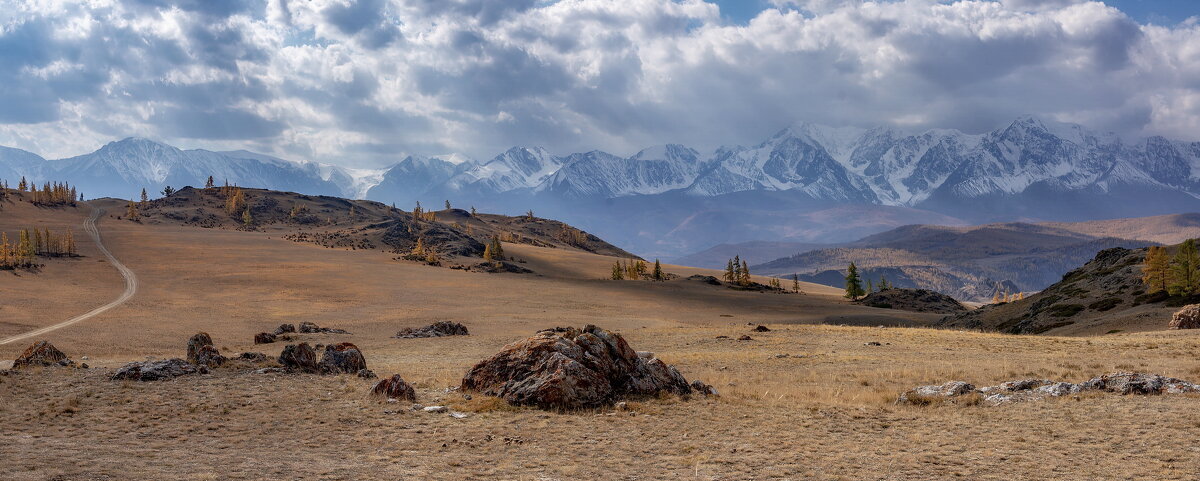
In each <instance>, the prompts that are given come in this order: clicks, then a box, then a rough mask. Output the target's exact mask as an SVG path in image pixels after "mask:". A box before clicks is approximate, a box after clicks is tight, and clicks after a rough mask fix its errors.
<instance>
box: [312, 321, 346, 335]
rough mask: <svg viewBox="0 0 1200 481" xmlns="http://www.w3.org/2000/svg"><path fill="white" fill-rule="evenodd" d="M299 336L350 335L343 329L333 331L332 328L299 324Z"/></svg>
mask: <svg viewBox="0 0 1200 481" xmlns="http://www.w3.org/2000/svg"><path fill="white" fill-rule="evenodd" d="M300 333H301V334H350V333H349V332H347V331H346V330H344V329H334V328H332V327H318V326H317V325H316V324H313V323H311V322H301V323H300Z"/></svg>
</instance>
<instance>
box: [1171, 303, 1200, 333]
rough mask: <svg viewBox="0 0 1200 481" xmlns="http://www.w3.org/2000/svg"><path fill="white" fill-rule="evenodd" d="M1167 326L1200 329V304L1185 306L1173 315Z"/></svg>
mask: <svg viewBox="0 0 1200 481" xmlns="http://www.w3.org/2000/svg"><path fill="white" fill-rule="evenodd" d="M1167 328H1168V329H1200V304H1192V305H1189V306H1183V309H1180V310H1179V311H1177V312H1176V313H1175V315H1173V316H1171V322H1170V324H1167Z"/></svg>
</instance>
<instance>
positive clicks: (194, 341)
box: [187, 332, 213, 364]
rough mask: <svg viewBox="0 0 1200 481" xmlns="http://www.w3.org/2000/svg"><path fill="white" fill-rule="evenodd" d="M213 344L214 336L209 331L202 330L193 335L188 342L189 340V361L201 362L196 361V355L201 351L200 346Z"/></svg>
mask: <svg viewBox="0 0 1200 481" xmlns="http://www.w3.org/2000/svg"><path fill="white" fill-rule="evenodd" d="M212 345H213V341H212V337H210V336H209V335H208V333H207V332H200V333H197V334H196V335H194V336H192V338H191V339H188V342H187V360H188V362H190V363H192V364H199V363H198V362H196V355H197V354H198V353H199V352H200V348H201V347H204V346H212Z"/></svg>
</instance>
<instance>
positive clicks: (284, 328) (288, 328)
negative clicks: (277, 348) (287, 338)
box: [274, 324, 296, 336]
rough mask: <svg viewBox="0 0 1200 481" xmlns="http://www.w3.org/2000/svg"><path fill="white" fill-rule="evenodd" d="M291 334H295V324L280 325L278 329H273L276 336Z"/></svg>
mask: <svg viewBox="0 0 1200 481" xmlns="http://www.w3.org/2000/svg"><path fill="white" fill-rule="evenodd" d="M293 332H296V325H295V324H280V325H279V327H276V328H275V332H274V334H275V335H276V336H281V335H284V334H289V333H293Z"/></svg>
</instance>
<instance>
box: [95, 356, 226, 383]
mask: <svg viewBox="0 0 1200 481" xmlns="http://www.w3.org/2000/svg"><path fill="white" fill-rule="evenodd" d="M207 372H208V368H206V367H204V366H200V367H196V366H195V365H193V364H192V363H190V362H187V361H184V360H183V359H179V358H175V359H164V360H161V361H145V362H131V363H129V364H126V365H124V366H122V367H121V368H120V369H117V372H116V373H115V374H113V375H112V378H111V379H112V380H114V381H119V380H130V381H159V380H164V379H171V378H175V377H179V376H183V375H187V374H196V373H201V374H204V373H207Z"/></svg>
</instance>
